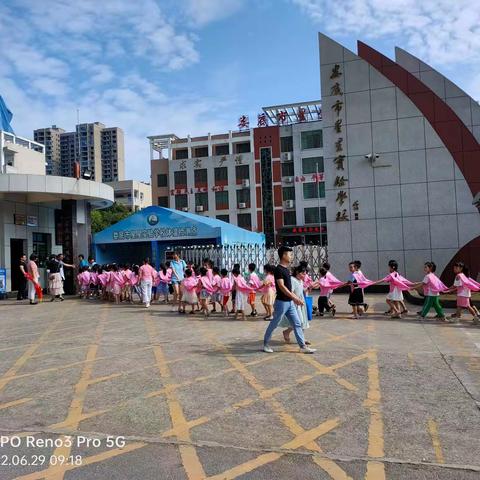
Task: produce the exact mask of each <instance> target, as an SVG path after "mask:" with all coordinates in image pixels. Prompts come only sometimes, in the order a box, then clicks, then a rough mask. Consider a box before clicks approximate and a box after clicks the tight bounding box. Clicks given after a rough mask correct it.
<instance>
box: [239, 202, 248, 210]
mask: <svg viewBox="0 0 480 480" xmlns="http://www.w3.org/2000/svg"><path fill="white" fill-rule="evenodd" d="M238 208H239V209H240V210H243V209H245V208H247V204H246V203H239V204H238Z"/></svg>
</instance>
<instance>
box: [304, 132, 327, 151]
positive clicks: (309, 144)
mask: <svg viewBox="0 0 480 480" xmlns="http://www.w3.org/2000/svg"><path fill="white" fill-rule="evenodd" d="M322 147H323V135H322V131H321V130H312V131H310V132H302V150H308V149H309V148H322Z"/></svg>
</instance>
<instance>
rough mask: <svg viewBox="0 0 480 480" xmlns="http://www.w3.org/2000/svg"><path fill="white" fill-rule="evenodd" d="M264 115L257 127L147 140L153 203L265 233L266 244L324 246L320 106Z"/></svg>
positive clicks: (309, 104)
mask: <svg viewBox="0 0 480 480" xmlns="http://www.w3.org/2000/svg"><path fill="white" fill-rule="evenodd" d="M263 111H264V113H263V114H262V115H261V116H260V117H261V118H262V120H260V117H259V123H262V124H263V125H265V126H259V127H257V128H252V129H250V128H245V129H243V130H240V131H235V132H232V131H230V132H228V133H224V134H218V135H211V134H208V135H206V136H202V137H190V136H189V137H187V138H178V137H177V136H176V135H174V134H168V135H157V136H152V137H149V140H150V149H151V172H152V176H151V181H152V202H153V204H154V205H161V206H169V207H170V208H175V209H177V210H182V211H185V212H188V211H190V212H195V213H198V214H201V215H206V216H210V217H213V218H217V219H219V220H223V221H225V222H228V223H232V224H234V225H237V226H239V227H242V228H246V229H248V230H252V231H256V232H262V233H264V234H265V237H266V242H267V244H276V243H280V242H283V243H292V244H294V243H305V242H306V243H318V244H326V242H327V232H326V205H325V198H324V197H325V189H324V178H323V143H322V130H321V110H320V104H319V102H304V103H298V104H288V105H277V106H272V107H265V108H264V109H263ZM268 124H270V125H268Z"/></svg>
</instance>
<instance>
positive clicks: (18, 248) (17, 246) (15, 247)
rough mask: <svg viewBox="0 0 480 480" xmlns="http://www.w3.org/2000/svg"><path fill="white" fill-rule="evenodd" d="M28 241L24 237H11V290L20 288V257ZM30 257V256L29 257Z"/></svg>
mask: <svg viewBox="0 0 480 480" xmlns="http://www.w3.org/2000/svg"><path fill="white" fill-rule="evenodd" d="M26 247H27V241H26V240H23V239H22V238H11V239H10V269H11V270H10V272H11V276H10V278H11V279H12V280H11V282H12V286H11V288H10V290H11V291H14V290H18V285H19V282H20V279H21V275H22V274H21V272H20V269H19V268H18V266H19V262H20V257H21V256H22V253H25V254H26V253H27V252H26ZM27 258H28V257H27Z"/></svg>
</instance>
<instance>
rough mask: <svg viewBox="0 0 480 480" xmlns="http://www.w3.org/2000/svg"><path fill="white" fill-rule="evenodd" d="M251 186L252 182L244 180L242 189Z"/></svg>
mask: <svg viewBox="0 0 480 480" xmlns="http://www.w3.org/2000/svg"><path fill="white" fill-rule="evenodd" d="M249 186H250V180H248V179H246V180H242V187H245V188H247V187H249Z"/></svg>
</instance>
